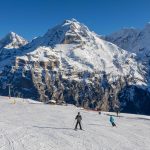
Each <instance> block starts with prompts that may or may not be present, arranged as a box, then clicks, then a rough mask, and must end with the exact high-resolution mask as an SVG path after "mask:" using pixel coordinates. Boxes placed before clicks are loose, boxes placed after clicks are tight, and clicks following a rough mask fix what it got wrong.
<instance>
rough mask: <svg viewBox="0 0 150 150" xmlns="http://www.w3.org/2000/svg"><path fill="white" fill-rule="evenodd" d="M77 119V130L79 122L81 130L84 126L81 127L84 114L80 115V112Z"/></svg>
mask: <svg viewBox="0 0 150 150" xmlns="http://www.w3.org/2000/svg"><path fill="white" fill-rule="evenodd" d="M75 120H77V123H76V126H75V130H77V127H78V124H79V126H80V130H82V127H81V120H82V116H81V115H80V112H78V115H77V116H76V117H75Z"/></svg>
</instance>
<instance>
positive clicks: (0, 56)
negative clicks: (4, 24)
mask: <svg viewBox="0 0 150 150" xmlns="http://www.w3.org/2000/svg"><path fill="white" fill-rule="evenodd" d="M27 43H28V42H27V41H26V40H25V39H24V38H22V37H21V36H19V35H17V34H16V33H14V32H10V33H8V34H7V35H6V36H5V37H4V38H2V39H0V61H2V60H4V59H6V58H9V59H10V57H13V56H14V55H19V53H21V50H20V48H22V47H23V46H25V45H26V44H27Z"/></svg>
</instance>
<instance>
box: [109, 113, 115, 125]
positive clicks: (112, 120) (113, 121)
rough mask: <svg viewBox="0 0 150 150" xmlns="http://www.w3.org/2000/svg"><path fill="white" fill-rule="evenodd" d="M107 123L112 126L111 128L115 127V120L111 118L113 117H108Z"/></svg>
mask: <svg viewBox="0 0 150 150" xmlns="http://www.w3.org/2000/svg"><path fill="white" fill-rule="evenodd" d="M109 121H110V122H111V124H112V126H113V127H115V126H116V124H115V120H114V118H113V116H112V115H111V116H110V119H109Z"/></svg>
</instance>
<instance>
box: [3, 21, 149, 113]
mask: <svg viewBox="0 0 150 150" xmlns="http://www.w3.org/2000/svg"><path fill="white" fill-rule="evenodd" d="M22 49H23V50H22ZM18 50H19V51H20V50H22V51H21V53H19V54H15V55H13V57H11V59H8V58H4V59H3V60H2V61H1V63H2V64H7V65H3V66H1V68H0V69H1V73H0V78H1V80H0V85H1V86H0V93H1V94H3V95H8V86H7V84H8V83H10V84H11V85H12V90H11V91H12V92H11V94H12V95H13V96H22V97H26V98H32V99H35V100H39V101H43V102H45V103H48V102H49V101H50V100H56V102H57V103H58V104H62V103H71V104H75V105H77V106H83V107H85V108H91V109H101V110H106V111H109V110H115V109H116V108H118V107H120V109H122V111H126V112H128V111H130V107H131V103H130V101H131V102H133V103H132V104H133V105H134V106H133V107H134V108H135V109H134V110H133V112H134V113H147V114H148V113H149V111H148V110H145V109H144V106H149V102H148V101H147V98H149V94H148V93H147V96H146V97H145V99H144V100H142V99H143V98H142V97H143V95H144V94H145V93H146V92H145V89H146V87H147V79H146V76H147V72H146V71H145V69H146V68H145V66H143V65H142V64H141V63H140V62H137V61H136V55H134V54H132V53H128V52H126V51H124V50H123V49H121V48H119V47H117V46H116V45H114V44H112V43H110V42H107V41H105V40H103V39H100V38H99V36H98V35H96V34H95V33H93V32H91V31H90V30H89V29H88V28H87V27H86V26H85V25H83V24H81V23H79V22H78V21H76V20H74V19H73V20H66V21H64V22H63V23H62V24H60V25H58V26H56V27H54V28H52V29H50V30H48V32H47V33H46V34H45V35H44V36H42V37H39V38H37V39H35V40H33V41H32V42H30V43H29V44H26V45H25V46H24V47H23V48H18ZM14 56H15V57H14ZM6 62H7V63H6ZM141 70H142V71H141ZM133 89H134V90H133ZM131 98H132V99H131ZM141 104H142V105H141ZM130 112H131V111H130Z"/></svg>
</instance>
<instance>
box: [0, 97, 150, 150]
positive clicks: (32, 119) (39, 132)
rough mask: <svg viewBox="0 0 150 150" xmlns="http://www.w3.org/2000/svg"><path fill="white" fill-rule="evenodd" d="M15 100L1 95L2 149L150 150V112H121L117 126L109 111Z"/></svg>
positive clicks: (0, 128) (0, 147)
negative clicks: (79, 127) (78, 119)
mask: <svg viewBox="0 0 150 150" xmlns="http://www.w3.org/2000/svg"><path fill="white" fill-rule="evenodd" d="M15 99H16V98H15ZM13 100H14V98H11V100H9V99H8V98H7V97H0V112H1V113H0V150H70V149H72V150H81V149H82V150H150V116H142V115H131V114H120V116H121V117H115V120H116V124H117V127H114V128H113V127H111V125H110V123H109V116H108V114H110V113H107V112H102V115H99V114H98V113H97V112H94V111H87V110H83V109H81V108H76V107H74V106H70V105H69V106H55V105H44V104H42V103H37V104H36V102H33V101H32V100H25V101H23V100H21V99H16V104H13V103H12V101H13ZM32 103H34V105H32ZM78 111H80V112H81V115H82V117H83V122H82V126H83V129H84V131H81V130H77V131H75V130H74V126H75V121H74V118H75V116H76V114H77V112H78Z"/></svg>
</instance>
